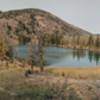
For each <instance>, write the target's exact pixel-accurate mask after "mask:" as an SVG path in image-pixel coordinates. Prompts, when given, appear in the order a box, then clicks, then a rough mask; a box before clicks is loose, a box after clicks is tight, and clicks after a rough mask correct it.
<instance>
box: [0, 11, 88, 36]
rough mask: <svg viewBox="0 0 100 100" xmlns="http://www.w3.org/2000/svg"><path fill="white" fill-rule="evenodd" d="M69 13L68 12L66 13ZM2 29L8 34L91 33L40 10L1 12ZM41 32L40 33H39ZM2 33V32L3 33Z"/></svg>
mask: <svg viewBox="0 0 100 100" xmlns="http://www.w3.org/2000/svg"><path fill="white" fill-rule="evenodd" d="M66 13H67V12H66ZM0 29H1V30H2V31H3V32H4V33H7V34H10V35H11V34H15V35H25V36H30V35H31V34H43V33H46V34H54V33H56V32H57V33H58V34H63V35H84V34H90V33H89V32H87V31H85V30H83V29H81V28H78V27H76V26H73V25H71V24H69V23H67V22H64V21H63V20H61V19H60V18H58V17H56V16H55V15H53V14H51V13H49V12H46V11H43V10H39V9H23V10H13V11H7V12H2V11H1V12H0ZM38 30H39V32H38ZM1 33H2V32H1Z"/></svg>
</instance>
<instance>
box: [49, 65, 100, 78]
mask: <svg viewBox="0 0 100 100" xmlns="http://www.w3.org/2000/svg"><path fill="white" fill-rule="evenodd" d="M48 71H49V72H51V73H54V74H57V75H62V76H66V77H68V78H75V79H100V66H97V67H92V68H70V67H69V68H50V69H49V70H48Z"/></svg>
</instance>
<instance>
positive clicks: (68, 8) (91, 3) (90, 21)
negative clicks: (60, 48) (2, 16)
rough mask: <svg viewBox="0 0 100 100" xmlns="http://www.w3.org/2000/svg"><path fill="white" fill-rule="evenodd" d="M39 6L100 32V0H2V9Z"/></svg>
mask: <svg viewBox="0 0 100 100" xmlns="http://www.w3.org/2000/svg"><path fill="white" fill-rule="evenodd" d="M21 8H39V9H43V10H46V11H49V12H51V13H53V14H54V15H56V16H58V17H60V18H61V19H63V20H65V21H66V22H69V23H70V24H74V25H75V26H78V27H80V28H83V29H85V30H87V31H90V32H93V33H100V0H0V10H3V11H6V10H11V9H21Z"/></svg>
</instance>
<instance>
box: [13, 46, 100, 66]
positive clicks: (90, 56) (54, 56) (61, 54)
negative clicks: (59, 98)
mask: <svg viewBox="0 0 100 100" xmlns="http://www.w3.org/2000/svg"><path fill="white" fill-rule="evenodd" d="M15 51H16V52H15ZM28 51H29V49H28V48H27V47H26V46H18V47H16V48H15V50H14V56H16V57H18V58H24V59H25V60H27V58H28V55H29V54H28ZM44 57H45V61H46V64H47V65H49V66H50V67H94V66H96V65H100V53H95V52H90V51H87V50H77V49H65V48H58V47H48V48H45V49H44Z"/></svg>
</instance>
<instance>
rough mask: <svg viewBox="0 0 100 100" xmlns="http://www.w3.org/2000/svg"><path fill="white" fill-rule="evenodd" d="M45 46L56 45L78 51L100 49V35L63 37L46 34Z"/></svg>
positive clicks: (44, 37) (44, 38)
mask: <svg viewBox="0 0 100 100" xmlns="http://www.w3.org/2000/svg"><path fill="white" fill-rule="evenodd" d="M43 41H44V45H45V46H50V45H55V46H61V47H66V48H67V47H68V48H78V49H100V35H61V34H57V33H55V34H45V35H44V36H43Z"/></svg>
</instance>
